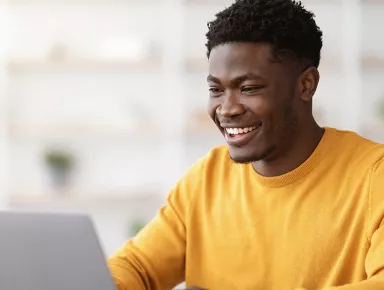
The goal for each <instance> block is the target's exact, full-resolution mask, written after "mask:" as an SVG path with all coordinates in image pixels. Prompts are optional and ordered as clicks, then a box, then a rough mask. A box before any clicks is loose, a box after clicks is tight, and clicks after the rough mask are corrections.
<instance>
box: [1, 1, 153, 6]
mask: <svg viewBox="0 0 384 290" xmlns="http://www.w3.org/2000/svg"><path fill="white" fill-rule="evenodd" d="M7 2H8V4H9V5H11V6H12V5H23V6H24V5H28V6H29V5H44V6H54V5H58V4H60V5H81V4H92V5H98V4H105V5H108V6H110V5H111V4H114V5H116V4H127V5H130V6H131V5H137V6H149V5H156V4H158V2H159V1H157V0H141V1H139V0H8V1H7Z"/></svg>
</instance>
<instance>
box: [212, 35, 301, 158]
mask: <svg viewBox="0 0 384 290" xmlns="http://www.w3.org/2000/svg"><path fill="white" fill-rule="evenodd" d="M294 72H296V70H295V69H294V68H293V67H292V65H291V67H290V66H289V64H287V63H285V62H284V61H282V62H277V61H273V56H272V49H271V47H270V46H269V45H267V44H253V43H230V44H225V45H220V46H217V47H215V48H214V49H213V50H212V51H211V54H210V57H209V76H208V79H207V81H208V86H209V90H210V92H209V94H210V96H209V102H208V112H209V115H210V116H211V118H212V119H213V120H214V121H215V123H216V125H217V126H218V127H219V129H220V131H221V132H222V133H223V135H224V136H225V139H226V141H227V144H228V146H229V151H230V155H231V158H232V159H233V160H234V161H235V162H240V163H247V162H253V161H259V160H268V159H273V158H275V157H277V156H278V155H281V154H284V151H285V150H287V148H288V147H289V146H290V144H292V140H291V139H293V138H294V133H295V131H296V128H297V122H298V115H297V108H298V107H299V105H298V102H299V99H300V97H296V96H297V93H296V91H297V82H298V76H297V74H296V73H294Z"/></svg>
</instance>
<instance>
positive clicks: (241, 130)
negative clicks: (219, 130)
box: [225, 126, 257, 135]
mask: <svg viewBox="0 0 384 290" xmlns="http://www.w3.org/2000/svg"><path fill="white" fill-rule="evenodd" d="M256 128H257V126H253V127H247V128H225V130H226V131H227V132H228V133H229V134H231V135H237V134H242V133H248V132H252V131H253V130H255V129H256Z"/></svg>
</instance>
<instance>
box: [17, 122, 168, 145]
mask: <svg viewBox="0 0 384 290" xmlns="http://www.w3.org/2000/svg"><path fill="white" fill-rule="evenodd" d="M9 136H10V138H11V139H22V140H93V139H104V140H107V139H112V140H121V141H123V140H127V141H130V142H137V141H138V142H140V141H143V140H154V139H156V138H159V137H160V136H161V131H160V130H159V129H155V128H151V127H149V126H147V127H146V129H145V130H139V129H137V130H132V129H128V128H118V127H114V126H105V127H102V126H91V125H89V126H81V125H80V124H79V125H73V126H57V127H55V126H52V127H46V128H33V127H28V126H25V127H21V126H20V127H17V128H14V127H12V126H11V127H10V130H9Z"/></svg>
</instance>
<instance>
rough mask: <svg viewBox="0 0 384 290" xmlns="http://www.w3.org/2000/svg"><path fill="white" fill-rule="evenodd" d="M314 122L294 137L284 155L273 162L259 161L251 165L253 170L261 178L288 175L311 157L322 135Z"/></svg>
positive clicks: (322, 132)
mask: <svg viewBox="0 0 384 290" xmlns="http://www.w3.org/2000/svg"><path fill="white" fill-rule="evenodd" d="M324 131H325V130H324V129H323V128H321V127H320V126H319V125H318V124H317V123H316V122H315V121H314V122H313V126H311V127H308V128H306V129H304V130H302V131H300V132H299V133H298V135H297V136H295V137H294V138H295V142H294V143H293V144H291V146H290V148H289V150H287V151H286V153H285V154H283V155H280V156H279V157H278V158H274V159H273V160H260V161H256V162H253V163H252V166H253V168H254V169H255V170H256V172H257V173H259V174H260V175H262V176H266V177H272V176H279V175H283V174H285V173H288V172H290V171H292V170H294V169H295V168H297V167H299V166H300V165H301V164H302V163H304V162H305V160H307V159H308V158H309V156H311V154H312V153H313V151H314V150H315V149H316V147H317V145H318V144H319V142H320V140H321V138H322V137H323V134H324Z"/></svg>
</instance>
